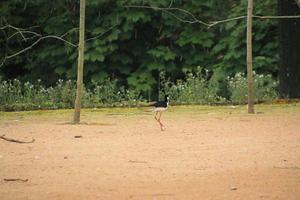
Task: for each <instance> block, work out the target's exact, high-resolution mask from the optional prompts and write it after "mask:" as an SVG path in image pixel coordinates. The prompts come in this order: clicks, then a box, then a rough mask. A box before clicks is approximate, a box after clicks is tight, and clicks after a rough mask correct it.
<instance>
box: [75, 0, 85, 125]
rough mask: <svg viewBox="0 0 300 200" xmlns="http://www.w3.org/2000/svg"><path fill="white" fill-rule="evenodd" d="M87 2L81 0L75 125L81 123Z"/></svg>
mask: <svg viewBox="0 0 300 200" xmlns="http://www.w3.org/2000/svg"><path fill="white" fill-rule="evenodd" d="M84 21H85V0H80V24H79V47H78V68H77V92H76V100H75V110H74V119H73V122H74V123H79V122H80V109H81V99H82V90H83V62H84V31H85V24H84Z"/></svg>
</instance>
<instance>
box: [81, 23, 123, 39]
mask: <svg viewBox="0 0 300 200" xmlns="http://www.w3.org/2000/svg"><path fill="white" fill-rule="evenodd" d="M116 26H118V24H117V25H114V26H112V27H110V28H109V29H107V30H106V31H104V32H103V33H100V34H99V35H96V36H95V37H91V38H88V39H86V40H85V42H88V41H91V40H95V39H98V38H100V37H102V36H103V35H105V34H106V33H108V32H109V31H111V30H113V29H114V28H115V27H116Z"/></svg>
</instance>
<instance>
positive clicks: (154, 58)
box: [0, 0, 278, 107]
mask: <svg viewBox="0 0 300 200" xmlns="http://www.w3.org/2000/svg"><path fill="white" fill-rule="evenodd" d="M127 5H144V6H159V7H169V6H171V7H172V8H179V9H185V10H187V11H189V12H191V13H192V14H193V15H194V16H195V17H197V18H198V19H201V20H203V21H206V22H210V21H216V20H221V19H225V18H228V17H235V16H240V15H245V14H246V7H247V1H246V0H241V1H234V0H230V1H226V2H222V3H220V1H218V0H201V1H200V0H198V1H181V0H180V1H179V0H176V1H170V0H155V1H153V0H151V1H150V0H127V1H124V0H111V1H107V0H101V1H99V0H89V1H87V7H86V49H85V58H84V59H85V71H84V76H85V77H84V79H85V83H86V84H87V85H91V84H93V83H92V81H95V82H104V81H105V80H107V79H108V78H112V77H114V78H117V79H118V80H120V83H116V84H117V86H116V87H120V86H124V87H125V88H124V90H129V91H137V93H139V94H141V95H143V96H144V97H145V96H146V95H148V94H149V93H152V96H155V95H153V93H157V91H156V90H155V89H153V88H157V85H158V81H159V78H158V77H159V76H158V75H157V74H158V73H159V72H160V71H164V72H166V75H168V76H170V81H172V82H175V83H176V80H177V79H182V78H183V77H184V76H185V72H184V70H185V69H189V70H195V66H205V68H204V69H205V70H208V71H209V72H210V73H212V72H213V77H209V79H210V78H212V80H211V81H210V82H213V83H211V84H215V85H218V86H217V88H219V89H218V91H217V92H216V93H217V94H216V95H217V96H225V97H227V96H228V94H227V96H226V94H224V91H225V90H223V89H220V88H225V87H226V85H225V83H224V82H225V78H224V77H227V76H229V75H230V76H232V75H234V74H236V73H237V72H245V70H246V63H245V57H246V43H245V30H246V23H245V20H244V19H242V20H238V21H231V22H228V23H224V24H219V25H217V26H214V27H212V28H210V29H207V27H205V26H203V25H201V24H197V23H194V24H190V23H184V22H182V21H180V20H178V17H179V18H180V19H182V20H194V18H193V17H192V16H190V15H188V14H187V13H185V12H180V11H178V10H169V11H168V12H162V11H160V10H157V9H140V8H128V7H126V6H127ZM275 12H276V1H273V0H265V1H258V2H256V3H255V9H254V13H255V14H256V15H274V14H275ZM174 15H175V16H177V18H176V17H174ZM0 16H1V17H0V27H2V26H5V25H7V24H11V25H14V26H16V27H21V28H25V27H31V28H30V30H31V31H35V32H37V33H39V34H42V35H43V36H46V35H58V36H61V35H64V39H66V40H68V41H70V42H72V43H75V44H76V43H78V25H79V1H70V0H53V1H46V0H39V1H20V0H9V1H7V0H6V1H4V2H2V3H1V9H0ZM253 25H254V27H253V29H254V34H253V36H254V43H253V44H254V47H253V49H254V52H253V55H254V69H255V70H256V71H257V72H259V73H260V74H270V73H271V74H273V75H276V74H277V71H278V69H277V67H274V66H276V63H277V62H278V53H277V50H278V44H277V39H278V35H277V24H276V21H275V20H257V19H255V20H254V24H253ZM65 33H67V34H65ZM12 34H14V30H12V29H5V30H3V31H0V47H1V48H0V49H1V50H0V60H1V61H2V58H3V57H4V55H5V54H8V55H11V54H13V53H14V52H17V51H18V50H20V49H22V48H24V47H26V46H29V45H31V44H33V43H34V42H35V41H36V39H37V38H38V37H33V38H31V39H28V40H26V41H24V40H23V38H22V36H21V35H20V34H16V35H14V36H13V37H11V38H10V39H9V41H8V42H7V37H9V36H11V35H12ZM25 36H26V37H31V36H32V35H30V34H25ZM76 67H77V48H74V47H71V46H69V45H67V44H66V43H63V42H62V41H59V40H55V39H46V40H43V41H41V42H40V43H39V45H37V46H35V47H34V48H32V49H31V50H30V51H27V52H26V53H24V54H20V55H19V56H17V57H15V58H13V59H10V60H7V61H6V62H5V65H4V66H2V67H1V68H0V76H1V77H2V78H3V80H8V79H14V78H18V79H19V80H22V81H24V82H25V81H31V82H35V81H33V80H38V79H41V80H42V82H43V83H45V85H47V86H49V85H54V84H56V82H57V81H58V80H59V79H64V80H68V79H71V80H75V78H76ZM193 76H196V75H195V74H194V75H193ZM194 78H195V77H194ZM203 79H207V77H203ZM189 81H190V82H191V83H192V82H193V81H196V82H197V83H198V82H199V77H197V78H195V79H192V78H190V79H189ZM14 84H17V83H14ZM57 84H59V83H57ZM176 84H178V83H176ZM34 85H35V84H34ZM73 86H74V85H72V86H71V85H69V86H68V87H69V88H68V90H70V91H74V88H73ZM26 87H27V86H26ZM28 87H29V85H28ZM34 87H39V86H37V85H35V86H34ZM205 87H208V86H205ZM27 89H28V94H27V95H28V96H30V95H32V94H31V93H32V92H36V90H37V89H32V88H27ZM17 92H18V91H13V93H17ZM51 92H53V93H55V95H52V96H55V98H63V99H65V100H64V101H63V104H65V105H67V106H72V101H71V99H73V98H74V96H72V95H71V96H69V97H68V98H67V97H63V96H64V94H56V93H59V92H58V91H51ZM87 92H88V91H87ZM213 93H215V91H213ZM40 95H41V96H44V95H43V94H40ZM13 96H15V95H13ZM0 98H1V97H0ZM7 98H14V97H7ZM24 98H29V97H24ZM114 98H115V97H110V96H109V97H108V99H106V100H99V102H102V101H103V102H102V103H105V101H107V102H110V101H111V100H110V99H114ZM201 98H202V97H201ZM204 99H205V98H204ZM35 101H36V102H42V101H43V99H39V100H38V99H37V100H35ZM51 101H53V102H57V101H60V100H58V99H52V100H51ZM97 101H98V100H97ZM193 101H194V100H193ZM201 101H206V100H201ZM62 107H63V106H62Z"/></svg>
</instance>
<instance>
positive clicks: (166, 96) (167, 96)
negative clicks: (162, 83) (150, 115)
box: [165, 94, 170, 102]
mask: <svg viewBox="0 0 300 200" xmlns="http://www.w3.org/2000/svg"><path fill="white" fill-rule="evenodd" d="M169 100H170V97H169V95H167V94H166V95H165V101H166V102H169Z"/></svg>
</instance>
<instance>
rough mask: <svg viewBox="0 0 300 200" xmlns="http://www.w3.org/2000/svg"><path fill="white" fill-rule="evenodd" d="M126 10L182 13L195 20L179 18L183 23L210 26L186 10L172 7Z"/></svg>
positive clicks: (146, 7) (147, 7)
mask: <svg viewBox="0 0 300 200" xmlns="http://www.w3.org/2000/svg"><path fill="white" fill-rule="evenodd" d="M125 8H143V9H153V10H160V11H163V12H166V11H169V12H166V13H168V14H170V13H171V12H170V11H179V12H182V13H184V14H186V15H188V16H190V17H191V18H192V19H193V20H183V19H182V18H179V17H178V16H177V19H181V20H180V21H183V22H188V23H192V24H193V23H199V24H203V25H205V26H209V24H208V23H206V22H204V21H202V20H200V19H198V18H197V17H196V16H195V15H194V14H193V13H191V12H189V11H187V10H185V9H182V8H172V7H167V8H162V7H153V6H135V5H133V6H131V5H130V6H125ZM172 14H173V16H174V15H175V14H174V13H172Z"/></svg>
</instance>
